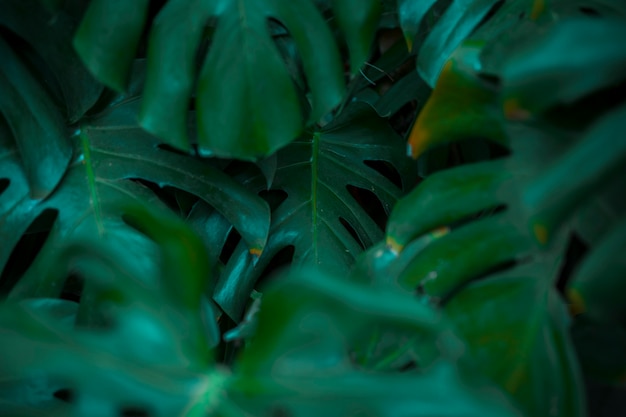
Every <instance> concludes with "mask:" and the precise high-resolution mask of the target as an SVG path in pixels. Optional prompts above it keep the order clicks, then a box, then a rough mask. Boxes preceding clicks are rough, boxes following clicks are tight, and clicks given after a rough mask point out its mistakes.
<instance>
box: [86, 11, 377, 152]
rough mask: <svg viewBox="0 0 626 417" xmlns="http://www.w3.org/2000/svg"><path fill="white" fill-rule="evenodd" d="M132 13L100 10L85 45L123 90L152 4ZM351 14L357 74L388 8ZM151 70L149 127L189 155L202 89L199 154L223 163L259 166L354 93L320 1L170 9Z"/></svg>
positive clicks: (153, 35)
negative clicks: (301, 84)
mask: <svg viewBox="0 0 626 417" xmlns="http://www.w3.org/2000/svg"><path fill="white" fill-rule="evenodd" d="M127 3H128V2H104V1H99V0H94V1H93V2H92V3H91V5H90V8H89V9H88V11H87V13H86V16H85V19H84V20H83V22H82V23H81V28H80V29H79V31H78V33H77V37H76V40H75V45H76V47H77V49H78V50H79V52H80V54H81V56H82V57H83V59H84V60H85V62H86V64H87V66H88V67H89V68H91V70H92V71H93V72H94V73H95V74H96V75H97V76H98V78H99V79H100V80H102V81H103V82H105V83H106V84H107V85H109V86H111V87H113V88H116V89H121V88H124V87H125V85H126V82H127V78H128V74H129V71H130V65H131V62H132V58H133V56H134V51H135V49H136V45H137V42H138V40H139V36H140V34H141V33H142V30H143V25H144V19H145V13H146V12H145V11H146V5H147V3H146V2H143V3H142V4H140V5H139V6H138V7H137V5H133V6H132V7H131V6H129V5H128V4H127ZM351 5H352V2H351V1H349V0H338V1H337V2H335V4H334V6H335V7H334V10H335V11H336V13H337V20H338V22H339V25H340V27H341V29H342V30H343V32H344V34H345V37H346V40H347V43H348V47H349V49H350V53H351V63H352V64H351V66H352V69H353V72H355V71H357V70H358V68H359V67H360V66H361V64H362V62H363V61H364V60H365V59H366V58H367V56H368V54H369V47H370V42H371V40H372V38H373V35H374V32H375V30H376V23H377V20H378V16H379V13H380V4H379V2H378V1H368V2H367V4H363V3H362V2H359V5H358V7H356V6H355V7H356V10H358V11H359V14H358V15H355V14H354V13H353V12H352V10H355V7H352V6H351ZM128 7H131V9H132V10H129V9H127V8H128ZM210 19H214V20H215V26H214V31H213V33H212V35H211V36H210V40H211V47H210V48H209V51H208V53H207V55H206V57H203V56H202V54H200V59H201V61H203V63H202V65H201V66H200V68H198V66H197V55H198V54H199V52H198V51H200V50H201V49H202V48H201V45H202V43H203V42H204V40H205V39H206V34H205V33H204V32H205V28H206V27H207V25H208V24H209V20H210ZM270 20H271V21H272V22H275V23H277V24H278V25H280V26H283V27H284V28H285V29H286V30H287V32H288V34H289V35H290V37H291V39H293V42H294V43H295V46H296V48H297V52H298V53H299V56H300V58H301V62H302V69H303V71H304V74H305V75H306V82H307V84H308V86H309V88H310V101H311V106H312V107H311V112H310V114H307V111H308V109H307V108H306V107H308V106H304V107H303V106H302V105H301V104H300V98H299V97H298V94H297V91H296V89H295V88H294V85H293V81H292V76H293V75H290V73H289V71H288V68H287V67H286V66H285V62H284V59H283V56H281V52H280V51H279V48H278V47H277V45H276V43H275V40H274V38H273V33H272V30H271V28H270V26H271V25H270V23H269V21H270ZM148 66H149V70H148V76H147V81H146V90H145V98H144V103H143V107H142V111H141V118H140V123H141V125H142V126H143V127H144V128H145V129H147V130H148V131H150V132H152V133H153V134H155V135H156V136H158V137H159V138H160V139H161V140H163V141H164V142H165V143H167V144H169V145H171V146H174V147H176V148H178V149H182V150H188V149H189V148H190V139H189V137H188V132H187V110H188V107H189V102H190V100H191V99H192V96H194V86H195V88H196V91H195V98H194V100H195V102H196V108H197V110H198V119H197V128H198V135H199V139H198V144H199V149H200V151H201V153H202V154H204V155H216V156H220V157H234V158H239V159H248V160H251V159H256V158H258V157H262V156H265V155H268V154H271V153H272V152H275V151H276V150H278V149H279V148H281V147H283V146H285V145H286V144H287V143H289V142H291V141H292V140H294V139H295V138H296V137H297V136H298V135H299V134H300V133H301V132H302V130H303V126H304V123H305V121H306V119H308V120H309V121H313V122H315V121H317V120H319V119H320V117H322V116H323V115H324V114H325V113H326V112H328V111H330V110H331V109H332V108H333V107H334V106H336V105H337V104H339V101H340V100H341V98H342V95H343V90H344V80H343V70H342V64H341V60H340V56H339V52H338V48H337V46H336V45H335V42H334V40H333V37H332V34H331V31H330V29H329V27H328V25H327V24H326V22H325V21H324V19H323V17H322V15H321V14H320V12H319V11H318V10H317V8H316V7H315V6H314V4H313V3H312V2H311V1H310V0H298V1H294V2H282V1H276V0H263V1H256V0H255V1H251V0H245V1H234V0H214V1H197V0H170V1H168V2H167V4H166V5H165V6H164V7H163V9H162V10H161V11H160V13H159V15H158V16H157V17H156V19H155V20H154V22H153V24H152V27H151V29H150V39H149V51H148ZM225 74H228V77H227V78H226V79H227V80H228V82H224V80H225ZM259 80H262V81H263V82H259ZM196 81H197V83H196ZM268 98H271V101H272V105H269V106H268V105H267V100H268ZM166 103H167V104H166ZM166 116H167V117H166Z"/></svg>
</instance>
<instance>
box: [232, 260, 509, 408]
mask: <svg viewBox="0 0 626 417" xmlns="http://www.w3.org/2000/svg"><path fill="white" fill-rule="evenodd" d="M277 281H278V282H276V283H275V284H274V285H273V286H271V287H269V288H267V291H266V292H265V294H264V296H263V297H264V298H263V305H262V307H261V311H260V313H259V314H260V316H259V327H258V332H257V336H256V337H255V338H253V340H252V342H251V343H250V346H249V347H248V349H247V350H246V351H245V352H244V354H243V355H242V357H241V360H240V361H239V362H238V364H237V366H236V367H235V370H234V374H233V377H234V378H233V380H232V381H231V384H230V385H229V395H230V398H232V399H234V400H235V401H234V402H235V403H238V404H241V405H240V407H241V409H242V411H246V412H248V413H255V414H258V413H266V412H267V413H272V412H273V413H278V412H280V413H287V414H289V415H293V416H318V415H329V416H346V415H350V416H352V415H362V414H363V413H367V414H371V415H376V416H379V415H380V416H383V415H394V416H411V415H416V414H417V415H423V416H437V415H451V416H455V415H468V416H473V415H476V416H491V415H493V416H513V415H519V413H518V412H517V411H516V410H515V409H514V408H512V407H511V406H510V405H509V404H508V403H507V400H505V399H504V398H503V396H502V394H501V393H500V392H499V391H498V390H497V389H495V388H494V387H493V386H491V384H490V383H487V382H486V381H483V380H481V378H480V377H476V376H475V375H469V374H464V373H463V372H461V371H460V368H459V362H460V358H459V355H460V352H462V351H463V348H462V346H461V345H459V344H458V340H456V339H455V337H454V336H453V334H452V333H451V332H450V331H449V329H448V327H447V325H446V323H445V322H444V321H442V320H441V318H440V317H439V316H438V314H436V313H435V311H434V310H432V309H430V308H429V307H427V306H424V305H420V304H419V303H418V302H417V301H416V300H414V299H412V298H411V297H410V296H409V295H406V294H399V293H393V292H380V291H378V290H375V289H372V288H363V287H361V286H359V285H355V284H349V283H346V282H345V281H342V279H341V278H340V277H334V276H331V275H327V274H324V273H323V272H321V271H319V270H316V271H315V272H299V273H297V274H293V275H291V276H286V277H282V278H281V279H280V280H277ZM377 326H380V327H381V328H385V329H387V330H388V331H390V332H393V331H401V330H404V331H409V332H410V333H411V334H412V335H413V336H417V335H421V336H423V337H424V343H428V344H431V345H433V346H437V349H438V355H437V357H436V358H435V359H436V360H434V361H433V362H432V363H430V364H428V363H422V364H421V365H422V366H423V368H421V369H420V372H405V373H383V372H379V373H373V372H371V371H370V370H367V369H362V368H360V367H359V366H358V365H357V364H356V363H354V360H353V355H352V352H353V351H354V350H355V349H356V350H358V349H359V348H361V347H362V342H363V340H364V339H367V338H364V337H363V336H364V335H368V334H370V333H371V331H372V328H375V327H377ZM444 387H445V388H444ZM444 391H445V394H444V395H442V394H441V393H442V392H444ZM239 399H240V400H241V401H238V400H239ZM452 399H454V400H452Z"/></svg>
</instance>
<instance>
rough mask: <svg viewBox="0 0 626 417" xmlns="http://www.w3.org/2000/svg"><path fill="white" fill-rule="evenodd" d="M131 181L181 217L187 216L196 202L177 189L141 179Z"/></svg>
mask: <svg viewBox="0 0 626 417" xmlns="http://www.w3.org/2000/svg"><path fill="white" fill-rule="evenodd" d="M131 181H134V182H136V183H138V184H141V185H143V186H144V187H146V188H149V189H150V190H151V191H152V192H153V193H154V194H155V195H156V196H157V197H158V198H159V200H161V201H162V202H163V203H164V204H165V205H166V206H167V207H169V208H170V209H171V210H172V211H174V212H176V213H179V214H180V215H182V216H186V215H187V214H189V211H191V207H192V206H193V204H195V203H196V202H197V201H198V197H196V196H194V195H193V194H191V193H188V192H186V191H183V190H180V189H178V188H174V187H169V186H164V187H161V186H159V185H158V184H156V183H154V182H151V181H148V180H144V179H142V178H132V179H131Z"/></svg>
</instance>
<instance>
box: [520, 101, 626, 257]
mask: <svg viewBox="0 0 626 417" xmlns="http://www.w3.org/2000/svg"><path fill="white" fill-rule="evenodd" d="M624 135H626V106H621V107H618V108H616V109H613V110H611V111H609V112H607V114H604V115H603V116H601V117H600V119H599V120H597V121H596V122H595V123H594V124H592V125H591V126H590V127H589V128H588V129H587V131H586V132H584V133H583V135H582V137H581V138H580V139H579V141H578V142H576V143H575V144H572V145H571V146H570V147H569V149H568V150H567V151H566V152H564V153H563V154H562V155H560V156H559V158H558V159H557V160H556V161H554V162H553V163H552V164H551V165H550V166H549V167H547V168H546V169H544V170H543V171H542V172H540V173H539V175H538V176H537V177H536V178H535V179H533V181H531V182H530V183H529V184H528V185H527V187H526V188H525V189H524V190H523V195H522V199H523V200H522V201H523V204H524V207H525V208H526V210H527V211H528V213H529V214H530V227H531V229H532V232H533V233H534V235H535V237H536V239H537V241H538V242H539V243H540V244H544V245H545V244H547V243H548V242H549V241H550V240H551V237H552V235H553V233H554V230H558V228H559V226H560V225H561V224H562V223H563V222H564V221H565V220H567V219H568V214H569V213H571V212H572V211H573V209H576V208H578V206H580V205H581V204H582V203H584V202H585V199H586V198H587V197H588V196H589V195H590V194H591V193H592V192H593V190H596V189H598V188H600V187H601V186H602V185H603V184H605V183H606V182H607V181H609V180H610V179H611V178H612V177H614V176H615V175H621V174H622V173H623V172H624V170H623V168H622V167H623V164H624V162H625V161H626V141H625V140H616V139H615V138H621V137H624ZM574 171H575V172H576V175H575V176H573V177H572V175H571V173H572V172H574Z"/></svg>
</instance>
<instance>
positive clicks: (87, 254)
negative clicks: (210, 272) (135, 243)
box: [0, 209, 225, 416]
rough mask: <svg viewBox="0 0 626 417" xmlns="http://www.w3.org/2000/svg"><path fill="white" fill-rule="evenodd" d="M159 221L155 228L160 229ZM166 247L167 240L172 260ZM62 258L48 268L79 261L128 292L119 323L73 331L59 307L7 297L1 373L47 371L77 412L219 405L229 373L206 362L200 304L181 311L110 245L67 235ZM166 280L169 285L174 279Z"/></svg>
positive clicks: (114, 313) (58, 269)
mask: <svg viewBox="0 0 626 417" xmlns="http://www.w3.org/2000/svg"><path fill="white" fill-rule="evenodd" d="M150 211H151V210H150ZM150 211H148V210H145V209H143V214H147V213H149V212H150ZM170 221H171V219H170ZM161 224H163V223H160V224H159V225H154V224H153V225H150V226H148V228H149V229H151V232H155V231H156V230H157V229H158V228H160V227H161ZM172 225H173V223H169V226H172ZM155 226H156V227H155ZM175 228H176V229H177V230H178V231H181V230H182V229H181V226H176V227H175ZM182 228H183V229H184V225H183V226H182ZM173 239H176V238H175V237H174V238H173ZM167 252H168V250H167V248H166V247H165V252H164V253H165V254H166V257H168V256H169V255H167ZM59 255H60V256H59V257H57V258H56V259H55V262H56V263H55V265H54V267H53V268H51V269H50V270H48V271H47V273H52V274H63V273H64V272H65V273H66V272H67V270H68V269H69V268H78V269H79V270H81V272H86V275H87V279H88V281H89V283H90V284H93V285H98V286H101V287H102V288H103V289H104V288H106V289H108V290H109V291H110V290H113V289H115V290H117V291H119V292H120V293H121V294H122V295H123V298H122V301H121V302H119V301H118V302H117V303H116V305H115V307H112V306H111V305H110V304H109V305H108V308H107V311H108V312H109V313H110V316H111V317H112V318H113V325H109V327H106V328H99V329H96V330H88V329H86V328H84V327H80V328H72V326H71V324H69V325H68V323H62V322H61V321H60V320H59V317H58V314H55V316H57V317H53V316H52V315H51V314H50V313H49V312H50V311H54V310H53V309H50V308H48V307H49V303H41V302H37V301H23V302H20V303H14V302H10V303H9V302H5V303H3V304H2V305H0V333H2V340H3V344H2V347H0V352H1V355H0V356H1V358H0V369H2V376H1V377H2V378H3V379H4V378H5V377H6V376H12V377H19V378H24V379H26V380H27V381H28V380H33V378H37V377H41V376H44V377H45V378H46V379H47V380H49V381H52V382H53V383H54V384H55V385H57V387H59V388H65V389H69V390H71V391H72V392H74V393H76V394H77V395H76V397H77V398H76V402H74V403H73V404H72V405H73V407H72V408H73V412H74V413H76V414H77V415H90V412H89V408H92V407H96V406H98V407H100V410H107V409H109V410H112V411H114V412H119V411H121V410H122V409H123V408H125V407H128V406H132V407H138V408H140V409H146V410H150V412H151V413H154V415H157V416H168V415H173V414H175V415H185V416H187V415H189V416H195V415H197V414H195V413H197V412H198V411H199V410H197V408H200V409H204V408H205V407H208V406H214V402H215V401H217V398H218V395H219V392H220V391H221V389H222V388H221V385H222V384H223V381H224V379H225V377H224V375H222V374H221V373H220V372H219V371H210V370H207V368H206V359H207V353H208V352H207V351H206V347H204V348H203V347H202V343H200V344H199V345H198V344H197V342H198V340H201V339H202V338H203V337H204V334H203V332H202V331H201V329H200V328H199V327H200V326H201V323H200V316H199V314H198V313H199V310H197V311H193V310H186V309H184V308H183V309H181V308H180V304H179V303H177V302H176V301H175V299H176V296H172V294H171V293H170V292H169V291H168V290H167V289H166V288H165V287H159V286H156V287H153V288H147V287H146V283H145V281H144V277H140V276H139V277H138V276H132V275H129V274H128V270H127V269H126V268H127V267H128V266H129V265H131V264H132V263H133V262H134V259H133V258H132V257H124V256H123V255H122V256H120V251H119V250H117V248H116V247H115V244H111V243H110V242H106V241H100V242H98V243H96V242H94V241H93V239H84V237H83V238H81V239H80V240H74V241H73V242H72V241H71V240H67V241H66V245H65V246H64V248H63V249H62V250H61V252H60V253H59ZM177 262H178V261H177ZM178 265H179V266H182V264H181V263H179V264H178ZM131 269H132V268H131ZM162 278H163V279H165V280H169V281H170V282H172V279H173V278H174V277H173V276H166V275H163V277H162ZM83 302H84V300H83ZM60 303H68V302H66V301H65V302H60ZM72 304H73V303H72ZM42 307H43V308H42ZM53 307H54V306H53ZM136 338H138V339H140V340H141V343H136V341H135V339H136ZM52 393H53V392H48V395H49V396H50V397H49V399H50V400H53V398H52ZM42 395H44V396H45V393H42ZM19 400H20V399H17V402H18V403H19V402H23V400H22V401H19ZM15 402H16V399H15V398H13V399H12V403H14V404H15ZM51 405H52V406H54V405H55V403H54V402H53V403H52V404H51ZM20 408H21V409H24V408H25V407H20ZM18 409H19V408H18ZM49 410H50V411H52V410H51V409H49ZM92 412H93V410H92Z"/></svg>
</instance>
